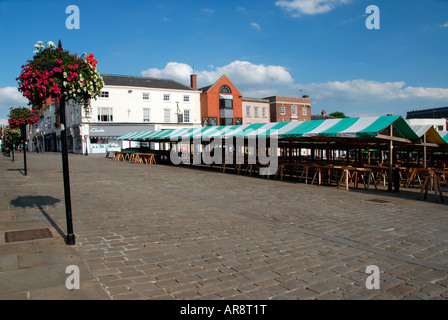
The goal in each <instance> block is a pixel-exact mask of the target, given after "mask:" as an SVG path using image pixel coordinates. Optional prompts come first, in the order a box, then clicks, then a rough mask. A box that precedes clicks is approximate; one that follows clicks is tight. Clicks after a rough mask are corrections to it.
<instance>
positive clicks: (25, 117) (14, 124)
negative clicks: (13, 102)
mask: <svg viewBox="0 0 448 320" xmlns="http://www.w3.org/2000/svg"><path fill="white" fill-rule="evenodd" d="M9 110H11V111H10V112H9V115H8V122H9V126H10V127H11V128H19V127H21V126H24V125H27V124H36V123H37V122H38V120H39V115H38V114H37V111H36V110H33V109H29V108H25V107H21V108H9Z"/></svg>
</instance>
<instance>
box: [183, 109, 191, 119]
mask: <svg viewBox="0 0 448 320" xmlns="http://www.w3.org/2000/svg"><path fill="white" fill-rule="evenodd" d="M184 122H190V110H184Z"/></svg>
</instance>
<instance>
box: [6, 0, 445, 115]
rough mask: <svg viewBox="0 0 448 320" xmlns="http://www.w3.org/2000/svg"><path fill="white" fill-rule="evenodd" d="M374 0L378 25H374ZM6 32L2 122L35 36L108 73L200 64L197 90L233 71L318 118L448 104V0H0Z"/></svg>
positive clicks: (258, 93) (160, 73)
mask: <svg viewBox="0 0 448 320" xmlns="http://www.w3.org/2000/svg"><path fill="white" fill-rule="evenodd" d="M69 5H76V6H77V7H78V8H79V10H80V28H79V29H71V30H69V29H67V28H66V19H67V18H68V17H69V16H70V13H66V8H67V6H69ZM369 5H376V6H377V7H378V8H379V10H380V11H379V17H380V20H379V21H380V29H373V30H369V29H367V28H366V19H368V17H369V16H370V13H366V8H367V7H368V6H369ZM0 39H1V43H2V45H1V48H0V119H6V118H7V114H8V113H9V107H18V106H22V105H26V103H27V101H26V100H25V99H24V98H23V97H21V95H20V94H19V93H18V92H17V82H16V80H15V78H16V77H17V76H18V75H19V72H20V66H21V65H23V64H24V63H25V62H26V60H27V59H29V58H31V57H32V55H33V53H32V52H33V50H34V44H35V43H36V42H37V41H39V40H41V41H50V40H51V41H53V42H55V43H57V41H58V40H59V39H60V40H61V41H62V44H63V47H64V48H66V49H68V50H70V51H71V52H79V53H83V52H87V53H94V54H95V57H96V58H97V59H98V67H99V70H100V72H101V73H105V74H124V75H137V76H141V75H144V76H152V77H160V78H169V79H174V80H177V81H180V82H183V83H185V84H188V82H189V80H188V79H189V74H190V73H192V72H193V70H194V72H195V73H196V74H197V75H198V82H199V86H206V85H209V84H212V83H213V82H214V81H216V80H217V79H218V78H219V77H220V76H221V75H222V74H226V75H227V76H228V77H229V78H230V80H231V81H232V82H233V83H234V84H235V85H236V86H237V87H238V88H239V89H240V91H241V92H242V93H243V94H244V95H245V96H249V97H257V98H262V97H267V96H271V95H286V96H299V95H301V94H308V95H309V96H310V98H311V101H312V113H313V114H319V113H320V112H321V110H322V109H325V110H326V111H327V112H328V113H330V112H334V111H342V112H345V113H346V114H347V115H350V116H367V115H385V114H389V113H392V114H400V115H403V116H405V115H406V112H407V111H410V110H413V109H426V108H431V107H442V106H448V76H447V75H448V0H426V1H423V0H393V1H391V0H368V1H364V0H272V1H271V0H239V1H233V0H227V1H218V0H207V1H205V0H195V1H181V0H171V1H170V0H163V1H162V0H155V1H135V0H134V1H132V0H130V1H123V0H120V1H118V0H117V1H113V0H109V1H104V0H96V1H76V0H70V1H65V0H58V1H56V0H40V1H32V0H0ZM0 121H2V120H0ZM3 121H4V120H3Z"/></svg>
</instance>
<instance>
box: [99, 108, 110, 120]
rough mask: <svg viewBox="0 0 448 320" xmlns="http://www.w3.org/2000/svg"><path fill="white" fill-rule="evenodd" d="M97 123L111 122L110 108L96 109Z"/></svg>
mask: <svg viewBox="0 0 448 320" xmlns="http://www.w3.org/2000/svg"><path fill="white" fill-rule="evenodd" d="M98 121H100V122H111V121H113V115H112V108H98Z"/></svg>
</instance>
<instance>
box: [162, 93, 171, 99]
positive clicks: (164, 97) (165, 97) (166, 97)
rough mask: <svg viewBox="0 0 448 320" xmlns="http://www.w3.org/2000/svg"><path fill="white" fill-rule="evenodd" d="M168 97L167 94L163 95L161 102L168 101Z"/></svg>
mask: <svg viewBox="0 0 448 320" xmlns="http://www.w3.org/2000/svg"><path fill="white" fill-rule="evenodd" d="M170 98H171V97H170V95H169V94H167V93H165V94H164V95H163V101H170Z"/></svg>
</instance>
